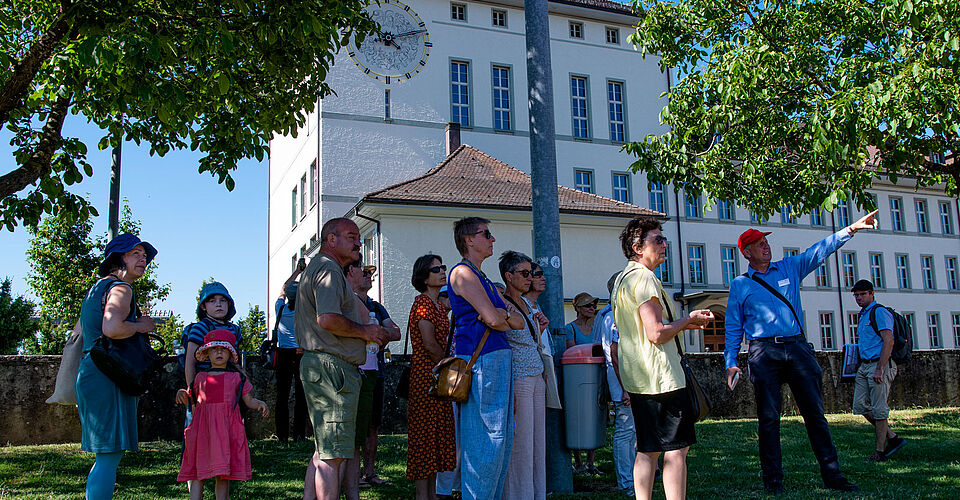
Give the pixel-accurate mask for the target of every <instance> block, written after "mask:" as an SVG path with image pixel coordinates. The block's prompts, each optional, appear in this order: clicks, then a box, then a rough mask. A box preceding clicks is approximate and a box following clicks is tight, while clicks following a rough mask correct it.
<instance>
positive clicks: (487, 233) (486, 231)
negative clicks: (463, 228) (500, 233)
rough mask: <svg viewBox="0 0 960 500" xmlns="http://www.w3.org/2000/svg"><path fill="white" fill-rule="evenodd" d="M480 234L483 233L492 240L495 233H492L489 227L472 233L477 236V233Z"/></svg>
mask: <svg viewBox="0 0 960 500" xmlns="http://www.w3.org/2000/svg"><path fill="white" fill-rule="evenodd" d="M478 234H482V235H483V237H484V238H486V239H488V240H492V239H493V235H492V234H490V230H489V229H484V230H483V231H477V232H475V233H473V235H471V236H475V235H478Z"/></svg>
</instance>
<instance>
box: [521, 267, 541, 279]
mask: <svg viewBox="0 0 960 500" xmlns="http://www.w3.org/2000/svg"><path fill="white" fill-rule="evenodd" d="M530 274H531V275H532V276H533V277H534V278H540V277H542V276H543V269H537V270H536V271H531V273H530ZM524 277H526V276H524Z"/></svg>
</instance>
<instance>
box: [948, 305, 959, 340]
mask: <svg viewBox="0 0 960 500" xmlns="http://www.w3.org/2000/svg"><path fill="white" fill-rule="evenodd" d="M950 317H951V318H952V319H951V320H950V321H951V322H952V323H953V324H952V326H953V347H960V313H953V314H951V315H950Z"/></svg>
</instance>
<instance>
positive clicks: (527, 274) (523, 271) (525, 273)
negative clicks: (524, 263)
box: [510, 269, 543, 278]
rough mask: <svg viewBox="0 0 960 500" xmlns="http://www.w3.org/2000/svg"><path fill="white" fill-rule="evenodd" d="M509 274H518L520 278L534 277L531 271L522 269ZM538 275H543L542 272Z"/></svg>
mask: <svg viewBox="0 0 960 500" xmlns="http://www.w3.org/2000/svg"><path fill="white" fill-rule="evenodd" d="M510 272H511V273H514V274H519V275H520V276H523V277H524V278H529V277H530V276H533V275H534V274H533V271H529V270H527V269H523V270H521V271H510ZM540 274H543V271H540Z"/></svg>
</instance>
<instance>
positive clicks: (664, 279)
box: [653, 249, 672, 283]
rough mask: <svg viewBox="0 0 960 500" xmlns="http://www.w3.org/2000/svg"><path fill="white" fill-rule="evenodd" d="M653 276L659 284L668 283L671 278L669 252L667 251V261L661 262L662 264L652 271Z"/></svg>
mask: <svg viewBox="0 0 960 500" xmlns="http://www.w3.org/2000/svg"><path fill="white" fill-rule="evenodd" d="M653 274H654V275H656V277H657V279H659V280H660V282H661V283H670V276H671V274H672V273H671V267H670V250H669V249H667V260H665V261H663V264H660V265H659V266H657V267H656V269H654V270H653Z"/></svg>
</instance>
